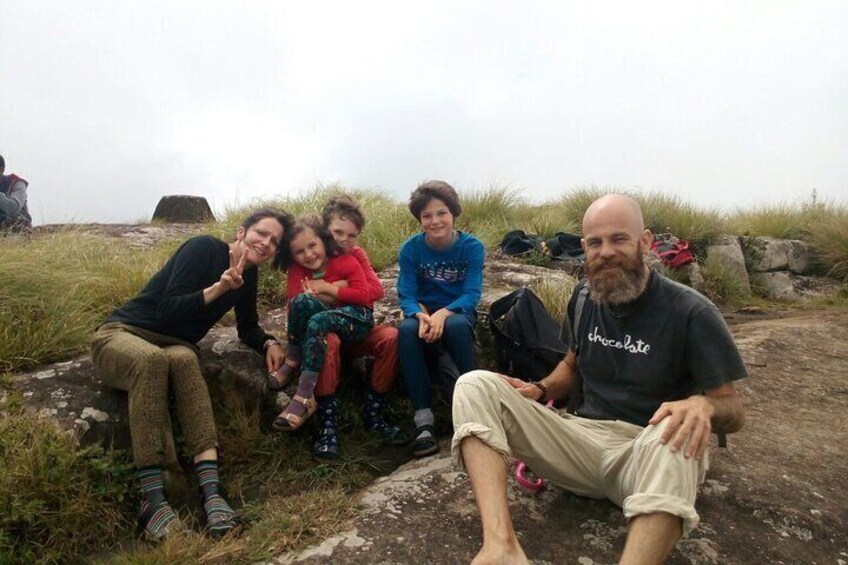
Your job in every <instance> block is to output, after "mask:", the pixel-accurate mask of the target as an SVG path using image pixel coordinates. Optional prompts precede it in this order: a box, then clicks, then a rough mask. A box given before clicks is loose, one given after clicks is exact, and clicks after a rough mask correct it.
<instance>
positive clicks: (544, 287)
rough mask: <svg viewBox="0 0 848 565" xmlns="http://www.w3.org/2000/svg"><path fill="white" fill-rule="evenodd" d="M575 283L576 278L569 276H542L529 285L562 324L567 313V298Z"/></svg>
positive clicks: (549, 311) (569, 296)
mask: <svg viewBox="0 0 848 565" xmlns="http://www.w3.org/2000/svg"><path fill="white" fill-rule="evenodd" d="M576 284H577V280H576V279H573V278H570V277H569V278H565V279H563V278H559V277H544V278H542V279H540V280H538V281H536V282H534V283H532V284H530V285H529V286H530V289H531V290H532V291H533V292H534V293H536V296H538V297H539V299H540V300H541V301H542V304H544V305H545V309H546V310H547V311H548V313H549V314H550V315H551V316H552V317H553V318H554V319H555V320H556V321H557V322H559V323H560V324H562V322H563V321H564V320H565V318H566V316H567V315H568V300H569V299H570V298H571V293H572V292H574V286H575V285H576Z"/></svg>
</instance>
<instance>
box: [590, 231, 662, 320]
mask: <svg viewBox="0 0 848 565" xmlns="http://www.w3.org/2000/svg"><path fill="white" fill-rule="evenodd" d="M609 266H616V267H618V268H619V269H618V270H616V271H606V270H605V269H604V267H609ZM586 274H587V276H588V277H589V288H590V289H591V291H592V292H591V293H590V296H591V298H592V300H593V301H594V302H596V303H597V304H600V305H601V306H609V305H619V304H627V303H628V302H633V301H634V300H636V299H637V298H639V296H640V295H641V294H642V292H643V291H644V290H645V286H646V285H647V282H648V278H649V277H650V274H651V273H650V270H648V269H646V268H645V258H644V257H643V255H642V245H641V244H640V245H639V249H638V250H637V253H636V255H635V257H627V258H623V259H622V258H621V257H620V256H616V257H613V258H612V259H610V260H603V259H595V260H594V261H591V262H590V263H587V265H586Z"/></svg>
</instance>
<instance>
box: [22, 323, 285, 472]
mask: <svg viewBox="0 0 848 565" xmlns="http://www.w3.org/2000/svg"><path fill="white" fill-rule="evenodd" d="M281 312H282V311H276V312H272V313H271V315H270V316H269V319H268V321H271V322H272V323H273V320H274V319H279V317H280V316H281V315H282V314H281ZM266 328H268V329H269V330H270V331H273V329H274V328H273V325H270V324H269V325H267V326H266ZM275 333H279V332H275ZM199 347H200V365H201V369H202V370H203V374H204V376H205V377H206V380H207V384H208V385H209V389H210V392H211V394H212V396H213V398H219V399H221V398H223V397H224V396H232V395H235V396H236V397H237V400H238V401H240V402H245V403H259V404H260V406H261V407H262V409H263V413H264V414H265V415H266V416H267V417H269V418H270V415H271V414H273V413H275V412H274V411H275V410H277V408H278V407H279V404H280V403H282V402H284V401H285V400H286V399H285V398H280V399H278V398H276V397H274V396H268V395H266V394H265V374H266V371H265V369H264V361H263V359H262V357H261V356H260V355H258V354H257V353H256V352H254V351H253V350H252V349H250V348H248V347H246V346H245V345H243V344H242V343H241V342H240V341H239V339H238V336H237V335H236V330H235V328H234V327H231V326H230V327H226V326H222V327H216V328H214V329H213V330H212V331H211V332H209V334H208V335H207V336H206V337H205V338H204V339H203V340H202V341H201V342H200V344H199ZM12 387H13V388H14V389H15V390H17V391H18V392H19V393H20V394H21V395H22V396H23V398H24V401H25V404H26V405H27V406H28V407H29V408H31V409H32V410H33V411H34V412H36V413H38V414H40V415H41V416H43V417H47V418H49V419H50V420H52V421H53V422H55V423H56V425H57V426H59V427H60V428H62V429H66V430H70V431H72V432H74V433H76V434H77V436H78V437H79V438H80V441H81V442H82V443H83V444H86V445H89V444H93V443H102V444H104V445H107V446H113V447H115V448H117V449H126V448H129V447H130V445H131V444H130V433H129V422H128V421H127V395H126V393H124V392H122V391H118V390H115V389H112V388H109V387H108V386H106V385H104V384H103V382H102V381H101V380H100V378H99V377H98V376H97V373H96V372H95V370H94V366H93V364H92V362H91V359H90V358H89V357H88V356H85V357H79V358H77V359H74V360H72V361H66V362H63V363H56V364H53V365H48V366H45V367H43V368H41V369H40V370H38V371H35V372H33V373H27V374H22V375H17V376H15V377H14V378H13V380H12ZM168 455H169V457H168V458H169V459H170V460H171V461H173V460H174V452H173V450H169V454H168Z"/></svg>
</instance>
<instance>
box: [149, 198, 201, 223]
mask: <svg viewBox="0 0 848 565" xmlns="http://www.w3.org/2000/svg"><path fill="white" fill-rule="evenodd" d="M153 221H154V222H156V221H160V222H166V223H187V224H202V223H204V222H214V221H215V216H214V215H213V214H212V208H210V207H209V203H208V202H207V201H206V199H205V198H204V197H202V196H189V195H185V194H175V195H170V196H163V197H162V198H161V199H160V200H159V203H158V204H157V205H156V210H155V211H154V212H153Z"/></svg>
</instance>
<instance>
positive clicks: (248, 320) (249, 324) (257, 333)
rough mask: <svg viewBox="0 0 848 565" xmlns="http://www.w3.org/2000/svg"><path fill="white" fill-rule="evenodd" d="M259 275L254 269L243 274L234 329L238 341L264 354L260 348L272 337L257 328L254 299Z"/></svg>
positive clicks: (257, 315) (257, 320)
mask: <svg viewBox="0 0 848 565" xmlns="http://www.w3.org/2000/svg"><path fill="white" fill-rule="evenodd" d="M258 280H259V275H258V269H257V268H256V267H253V268H250V269H247V270H246V271H245V272H244V286H243V287H242V293H241V296H240V297H239V300H238V302H236V306H235V310H236V329H237V330H238V336H239V339H240V340H241V341H242V342H243V343H244V344H245V345H247V346H248V347H250V348H252V349H254V350H256V351H258V352H259V353H264V350H263V349H262V347H263V346H264V345H265V342H266V341H267V340H269V339H274V336H272V335H269V334H267V333H265V332H264V331H263V330H262V328H261V327H260V326H259V314H257V312H256V297H257V287H258V285H259V283H258Z"/></svg>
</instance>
